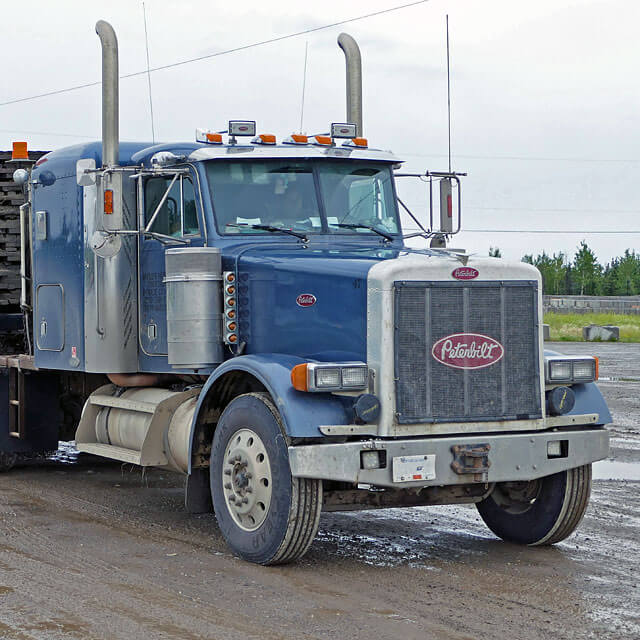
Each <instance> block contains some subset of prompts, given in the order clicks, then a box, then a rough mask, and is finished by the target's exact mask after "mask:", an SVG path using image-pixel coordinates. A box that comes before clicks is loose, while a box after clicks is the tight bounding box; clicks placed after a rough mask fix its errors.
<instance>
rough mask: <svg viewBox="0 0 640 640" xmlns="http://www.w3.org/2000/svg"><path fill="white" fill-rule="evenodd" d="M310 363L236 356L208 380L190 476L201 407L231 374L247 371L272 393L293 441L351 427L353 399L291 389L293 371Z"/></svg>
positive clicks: (198, 407)
mask: <svg viewBox="0 0 640 640" xmlns="http://www.w3.org/2000/svg"><path fill="white" fill-rule="evenodd" d="M302 362H308V359H302V358H298V357H296V356H290V355H285V354H280V353H266V354H265V353H263V354H260V355H246V356H237V357H236V358H232V359H231V360H227V361H226V362H225V363H224V364H222V365H220V366H219V367H218V368H217V369H216V370H215V371H214V372H213V373H212V374H211V375H210V376H209V378H208V380H207V382H206V383H205V385H204V387H203V388H202V391H201V392H200V396H199V397H198V404H197V405H196V410H195V412H194V414H193V421H192V423H191V431H190V434H189V474H190V473H191V460H192V453H193V451H192V449H193V440H194V435H195V432H196V426H197V423H198V416H199V415H200V410H201V408H202V404H203V403H204V402H205V399H206V397H207V395H208V394H209V392H210V390H211V389H212V387H214V385H215V383H216V381H217V380H219V379H220V378H222V376H224V375H225V374H227V373H229V372H231V371H245V372H247V373H250V374H251V375H253V376H254V377H255V378H256V379H258V380H259V381H260V382H261V383H262V384H263V385H264V387H265V388H266V390H267V391H268V392H269V394H270V395H271V397H272V398H273V401H274V402H275V404H276V406H277V407H278V411H280V415H281V417H282V421H283V424H284V427H285V430H286V433H287V435H288V436H289V437H291V438H318V437H322V438H324V437H325V436H324V435H323V434H322V433H321V432H320V430H319V429H318V427H319V426H320V425H323V424H349V423H350V422H351V421H352V420H353V416H352V411H351V409H350V407H351V403H350V402H351V400H352V399H351V398H343V397H340V396H334V395H332V394H330V393H305V392H302V391H296V390H295V389H294V388H293V387H292V386H291V369H292V368H293V367H294V366H295V365H297V364H300V363H302Z"/></svg>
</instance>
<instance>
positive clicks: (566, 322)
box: [544, 313, 640, 342]
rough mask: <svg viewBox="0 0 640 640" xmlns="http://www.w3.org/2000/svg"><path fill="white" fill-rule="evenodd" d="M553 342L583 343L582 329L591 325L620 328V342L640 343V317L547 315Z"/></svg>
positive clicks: (590, 314) (588, 314)
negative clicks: (608, 325)
mask: <svg viewBox="0 0 640 640" xmlns="http://www.w3.org/2000/svg"><path fill="white" fill-rule="evenodd" d="M544 322H545V324H548V325H549V331H550V334H551V340H552V341H556V342H561V341H568V342H582V327H586V326H587V325H590V324H599V325H607V324H610V325H613V326H616V327H620V342H640V315H632V314H622V313H545V314H544Z"/></svg>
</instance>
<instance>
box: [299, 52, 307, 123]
mask: <svg viewBox="0 0 640 640" xmlns="http://www.w3.org/2000/svg"><path fill="white" fill-rule="evenodd" d="M308 51H309V41H308V40H307V41H306V42H305V43H304V71H303V72H302V102H301V104H300V133H302V120H303V118H304V92H305V89H306V88H307V53H308Z"/></svg>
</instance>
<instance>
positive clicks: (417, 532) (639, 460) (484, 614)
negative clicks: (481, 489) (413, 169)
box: [0, 343, 640, 640]
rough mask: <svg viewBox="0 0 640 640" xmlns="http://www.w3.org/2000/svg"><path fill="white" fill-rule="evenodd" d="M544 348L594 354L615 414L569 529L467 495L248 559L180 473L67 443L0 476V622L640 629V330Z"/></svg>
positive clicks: (361, 633) (52, 638)
mask: <svg viewBox="0 0 640 640" xmlns="http://www.w3.org/2000/svg"><path fill="white" fill-rule="evenodd" d="M550 348H552V349H555V350H557V351H562V352H564V353H576V354H584V353H594V354H595V355H599V356H600V358H601V376H603V377H605V378H608V379H607V380H604V381H603V382H602V384H601V388H602V391H603V393H604V394H605V396H606V397H607V400H608V401H609V403H610V407H611V409H612V413H613V415H614V424H613V425H612V427H611V429H612V435H613V441H612V444H613V447H612V458H611V460H609V461H607V462H603V463H598V465H596V467H595V468H594V473H595V475H596V477H597V478H598V479H597V480H596V481H595V482H594V488H593V494H592V502H591V505H590V508H589V511H588V512H587V515H586V517H585V520H584V522H583V523H582V525H581V526H580V528H579V529H578V531H577V533H576V534H574V535H573V536H572V537H571V538H569V539H568V540H567V541H565V542H563V543H561V544H558V545H556V546H555V547H551V548H532V549H529V548H520V547H516V546H513V545H509V544H506V543H503V542H501V541H498V540H497V539H496V538H495V537H494V536H493V535H492V534H491V532H489V531H488V529H486V527H485V526H484V524H483V523H482V522H481V520H480V519H479V517H478V515H477V513H476V511H475V508H473V507H466V506H455V507H430V508H417V509H394V510H384V511H372V512H363V513H359V514H325V515H323V518H322V521H321V525H320V533H319V535H318V538H317V540H316V541H315V542H314V544H313V546H312V549H311V551H310V552H309V554H308V555H307V556H306V557H305V558H304V559H303V560H302V561H301V562H299V563H298V564H297V565H293V566H287V567H275V568H263V567H257V566H253V565H249V564H246V563H244V562H242V561H240V560H238V559H236V558H234V557H233V556H232V555H231V554H230V553H229V552H228V550H227V548H226V546H225V544H224V541H223V540H222V538H221V536H220V533H219V532H218V529H217V526H216V523H215V519H214V517H213V516H212V515H204V516H189V515H187V514H185V513H184V510H183V507H182V499H183V494H182V479H181V478H180V477H178V476H175V475H172V474H169V473H166V472H162V471H157V470H153V471H150V472H147V473H145V474H142V473H141V471H140V470H139V469H133V468H131V467H130V466H128V465H124V466H121V465H119V464H113V463H110V462H102V461H98V462H96V459H92V458H88V457H87V458H85V457H81V458H79V459H77V460H76V456H75V455H74V454H73V452H72V451H70V450H68V449H67V450H66V451H65V450H63V451H61V452H60V454H59V455H58V457H57V459H55V460H50V461H48V462H47V463H45V464H44V465H42V464H41V465H37V466H29V467H23V468H21V469H16V470H14V471H13V472H11V473H9V474H4V475H2V476H0V638H2V639H7V640H14V639H15V640H23V639H34V638H36V639H46V640H56V639H58V638H64V639H71V638H83V639H87V638H91V639H92V638H104V639H114V638H115V639H120V638H123V639H124V638H127V639H130V638H145V639H156V638H180V639H183V640H190V639H194V640H195V639H204V638H206V639H209V638H211V639H216V640H219V639H224V638H232V637H233V638H256V639H257V638H260V639H261V640H270V639H276V638H309V639H311V638H314V639H315V638H331V639H333V638H363V639H365V638H366V639H367V640H371V639H372V638H375V639H376V640H378V639H387V638H388V639H392V638H393V639H394V640H395V639H397V638H403V640H405V639H406V640H410V639H413V638H443V639H452V640H453V639H456V640H462V639H467V640H468V639H475V638H481V637H488V638H508V639H519V638H523V639H524V638H527V639H532V640H535V639H538V638H540V639H543V638H544V640H548V639H549V638H554V639H556V638H567V639H569V638H571V639H576V638H578V639H580V638H629V639H631V638H634V639H636V638H638V637H640V583H639V581H638V570H639V568H640V504H639V501H638V489H639V488H640V473H639V471H640V410H639V409H638V402H639V401H638V396H639V392H640V345H631V344H626V345H615V344H597V345H584V344H578V343H568V344H567V343H562V344H552V345H550ZM617 378H624V380H618V379H617ZM634 378H637V379H638V380H634Z"/></svg>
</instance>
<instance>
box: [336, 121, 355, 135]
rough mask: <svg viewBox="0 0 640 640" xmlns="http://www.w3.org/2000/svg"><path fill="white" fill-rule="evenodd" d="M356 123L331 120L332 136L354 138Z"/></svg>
mask: <svg viewBox="0 0 640 640" xmlns="http://www.w3.org/2000/svg"><path fill="white" fill-rule="evenodd" d="M356 135H357V134H356V125H355V124H351V123H350V122H333V123H332V124H331V137H332V138H355V137H356Z"/></svg>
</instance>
